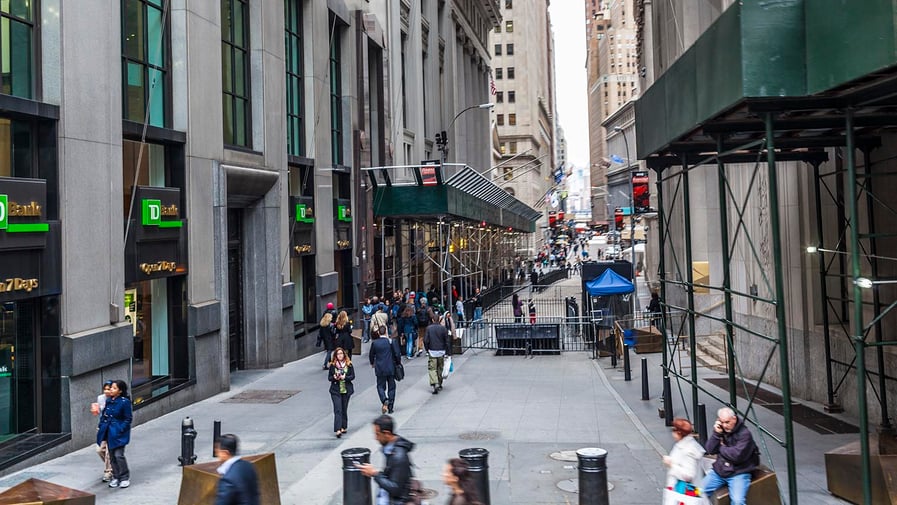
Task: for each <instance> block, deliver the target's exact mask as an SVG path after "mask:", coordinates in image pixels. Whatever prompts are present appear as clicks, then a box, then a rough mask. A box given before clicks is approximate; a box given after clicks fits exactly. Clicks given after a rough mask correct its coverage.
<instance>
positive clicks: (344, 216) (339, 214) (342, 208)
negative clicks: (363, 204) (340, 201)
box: [336, 205, 352, 223]
mask: <svg viewBox="0 0 897 505" xmlns="http://www.w3.org/2000/svg"><path fill="white" fill-rule="evenodd" d="M336 219H337V221H343V222H346V223H351V222H352V209H351V208H349V206H348V205H337V206H336Z"/></svg>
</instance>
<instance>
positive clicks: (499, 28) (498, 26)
mask: <svg viewBox="0 0 897 505" xmlns="http://www.w3.org/2000/svg"><path fill="white" fill-rule="evenodd" d="M495 33H501V24H497V25H495Z"/></svg>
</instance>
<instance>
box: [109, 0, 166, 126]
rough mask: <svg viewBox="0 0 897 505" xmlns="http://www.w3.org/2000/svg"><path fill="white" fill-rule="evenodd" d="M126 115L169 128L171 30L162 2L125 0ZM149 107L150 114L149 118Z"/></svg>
mask: <svg viewBox="0 0 897 505" xmlns="http://www.w3.org/2000/svg"><path fill="white" fill-rule="evenodd" d="M121 11H122V37H123V38H124V41H123V43H122V65H123V68H122V72H123V73H124V75H123V81H124V83H123V84H124V90H123V93H122V94H123V100H122V114H123V117H124V118H125V119H128V120H130V121H137V122H139V123H142V122H143V121H144V119H146V120H148V121H149V124H151V125H153V126H158V127H165V126H166V118H165V110H166V102H167V100H168V86H167V82H166V80H167V78H168V77H167V75H168V54H167V51H166V48H167V44H166V40H167V38H168V27H167V26H162V19H163V18H164V16H163V14H162V2H161V1H160V0H122V6H121ZM147 108H149V114H148V115H147Z"/></svg>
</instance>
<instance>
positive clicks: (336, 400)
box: [328, 312, 355, 438]
mask: <svg viewBox="0 0 897 505" xmlns="http://www.w3.org/2000/svg"><path fill="white" fill-rule="evenodd" d="M343 314H345V312H343ZM337 320H339V319H338V318H337ZM328 378H329V379H330V400H331V401H332V402H333V432H334V434H335V435H336V438H340V437H342V436H343V434H344V433H346V429H347V428H348V425H349V416H348V410H349V398H350V397H351V396H352V393H354V392H355V388H354V387H353V386H352V381H354V380H355V367H353V366H352V360H351V359H349V355H348V354H347V353H346V351H345V350H344V349H343V348H342V347H337V348H336V350H335V351H333V360H332V361H331V362H330V372H329V373H328Z"/></svg>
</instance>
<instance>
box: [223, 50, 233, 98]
mask: <svg viewBox="0 0 897 505" xmlns="http://www.w3.org/2000/svg"><path fill="white" fill-rule="evenodd" d="M232 58H233V54H232V53H231V46H229V45H228V44H225V43H222V44H221V84H222V88H223V90H224V92H225V93H232V92H233V90H234V88H233V81H232V77H231V76H232V75H234V64H233V59H232Z"/></svg>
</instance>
